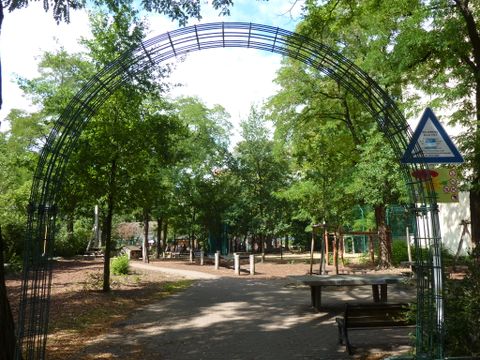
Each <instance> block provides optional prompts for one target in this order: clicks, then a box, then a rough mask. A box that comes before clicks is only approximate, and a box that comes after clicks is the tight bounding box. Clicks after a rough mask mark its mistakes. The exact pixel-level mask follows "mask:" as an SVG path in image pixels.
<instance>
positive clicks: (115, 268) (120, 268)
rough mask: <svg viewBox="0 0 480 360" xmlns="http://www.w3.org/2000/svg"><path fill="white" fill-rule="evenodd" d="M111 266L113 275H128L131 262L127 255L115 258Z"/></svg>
mask: <svg viewBox="0 0 480 360" xmlns="http://www.w3.org/2000/svg"><path fill="white" fill-rule="evenodd" d="M110 264H111V267H112V274H113V275H128V270H129V260H128V256H127V255H122V256H118V257H116V258H113V259H112V261H111V263H110Z"/></svg>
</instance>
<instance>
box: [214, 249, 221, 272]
mask: <svg viewBox="0 0 480 360" xmlns="http://www.w3.org/2000/svg"><path fill="white" fill-rule="evenodd" d="M219 268H220V251H218V250H217V252H216V253H215V270H218V269H219Z"/></svg>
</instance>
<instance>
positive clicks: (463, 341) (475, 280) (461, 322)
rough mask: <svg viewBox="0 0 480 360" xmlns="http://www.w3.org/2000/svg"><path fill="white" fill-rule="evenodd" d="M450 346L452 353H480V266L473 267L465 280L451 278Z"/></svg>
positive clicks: (447, 318) (448, 304)
mask: <svg viewBox="0 0 480 360" xmlns="http://www.w3.org/2000/svg"><path fill="white" fill-rule="evenodd" d="M445 329H446V341H445V343H446V347H445V348H446V349H447V355H449V356H465V355H467V356H473V355H475V356H478V355H479V354H480V267H479V266H478V263H477V264H474V262H472V264H471V265H470V266H469V268H468V271H467V274H466V276H465V278H464V279H462V280H452V279H449V280H447V283H446V296H445Z"/></svg>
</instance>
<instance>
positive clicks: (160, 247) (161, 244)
mask: <svg viewBox="0 0 480 360" xmlns="http://www.w3.org/2000/svg"><path fill="white" fill-rule="evenodd" d="M162 226H163V218H162V217H157V251H156V255H155V258H156V259H160V253H161V252H162V251H163V249H164V248H165V245H164V239H163V238H162Z"/></svg>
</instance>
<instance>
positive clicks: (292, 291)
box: [74, 263, 412, 360]
mask: <svg viewBox="0 0 480 360" xmlns="http://www.w3.org/2000/svg"><path fill="white" fill-rule="evenodd" d="M169 265H170V266H169V267H166V268H167V269H168V270H166V271H169V272H174V271H175V269H174V266H173V264H172V263H170V264H169ZM134 266H135V267H137V264H135V265H134ZM155 266H157V268H156V269H155V270H156V271H159V270H160V271H161V270H162V266H160V264H153V265H146V266H145V265H142V266H141V267H142V268H143V270H145V269H146V268H147V267H151V268H153V267H155ZM138 267H140V266H138ZM138 267H137V268H138ZM163 270H165V268H163ZM177 271H178V272H177V273H178V274H180V275H182V276H188V277H194V278H195V277H196V278H197V279H198V277H203V279H202V280H198V281H196V282H195V284H194V285H193V286H191V287H190V288H188V289H187V290H185V291H184V292H182V293H179V294H176V295H174V296H171V297H169V298H167V299H164V300H162V301H159V302H157V303H154V304H151V305H148V306H145V307H142V308H140V309H138V310H137V311H136V312H135V313H134V314H132V315H131V316H130V317H128V319H127V320H125V321H122V322H121V323H118V324H116V325H115V326H114V328H113V329H112V332H111V333H110V334H109V335H108V336H102V337H99V338H97V339H95V340H94V341H92V342H90V343H89V344H88V345H87V346H86V347H85V348H84V349H83V350H82V351H81V353H79V354H77V356H76V357H74V359H98V358H104V359H169V360H176V359H195V360H202V359H205V360H207V359H208V360H224V359H238V360H240V359H241V360H249V359H255V360H267V359H275V360H277V359H349V357H348V356H347V355H346V353H345V348H344V347H343V346H341V345H338V343H337V327H336V325H335V316H337V315H338V314H339V313H340V312H341V311H342V308H343V304H344V303H345V301H357V302H358V301H367V302H369V301H371V290H370V289H369V288H368V287H363V288H362V287H360V288H358V289H356V290H355V291H338V289H335V290H328V291H326V292H325V305H326V308H327V309H328V311H325V312H316V311H314V310H313V309H312V308H311V307H310V294H309V288H307V287H302V286H298V285H297V284H294V283H292V282H291V281H289V280H288V279H286V278H273V279H272V278H270V279H267V278H262V277H259V278H251V277H247V276H244V277H240V278H239V277H236V278H235V277H230V276H224V277H219V276H215V275H212V274H208V273H207V274H205V273H203V275H199V274H202V273H199V272H197V271H193V270H187V269H181V268H179V269H177ZM205 275H208V276H205ZM209 276H211V277H212V278H210V279H205V278H204V277H209ZM215 277H216V278H215ZM411 290H412V289H406V288H402V287H393V286H392V288H391V291H390V294H389V295H390V298H391V299H392V300H393V299H395V298H402V299H403V300H405V299H404V298H405V297H406V296H412V292H411ZM409 331H411V329H410V330H408V329H401V330H400V331H397V330H395V331H388V332H385V331H376V330H373V331H372V330H369V331H366V332H365V331H357V332H355V333H354V334H353V336H352V338H351V341H352V343H353V344H355V345H357V346H359V347H360V349H359V352H358V353H359V354H364V355H365V354H367V353H368V354H369V356H370V357H369V358H382V357H384V356H385V354H392V353H396V352H397V353H398V352H399V351H406V350H407V349H408V344H409V339H408V333H409ZM372 341H373V344H374V348H372V344H371V343H372ZM362 346H364V347H365V349H363V350H362ZM367 347H368V348H369V350H368V351H367V350H366V348H367ZM382 354H383V355H382ZM360 358H361V356H360Z"/></svg>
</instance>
